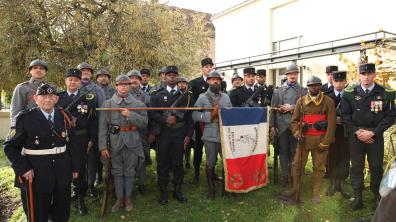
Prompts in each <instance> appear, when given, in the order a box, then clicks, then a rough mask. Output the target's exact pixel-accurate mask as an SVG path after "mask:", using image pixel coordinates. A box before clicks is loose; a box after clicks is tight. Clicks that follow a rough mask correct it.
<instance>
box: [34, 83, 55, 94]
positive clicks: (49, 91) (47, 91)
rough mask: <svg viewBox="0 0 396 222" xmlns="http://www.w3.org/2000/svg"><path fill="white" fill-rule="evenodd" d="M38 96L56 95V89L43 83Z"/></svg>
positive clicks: (38, 89)
mask: <svg viewBox="0 0 396 222" xmlns="http://www.w3.org/2000/svg"><path fill="white" fill-rule="evenodd" d="M36 95H38V96H43V95H56V88H55V86H52V85H50V84H48V83H43V84H41V85H40V86H39V87H38V88H37V90H36Z"/></svg>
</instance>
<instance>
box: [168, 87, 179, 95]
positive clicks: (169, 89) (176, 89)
mask: <svg viewBox="0 0 396 222" xmlns="http://www.w3.org/2000/svg"><path fill="white" fill-rule="evenodd" d="M172 89H174V90H175V93H176V92H177V91H178V90H179V89H178V88H177V86H175V87H173V88H172V87H170V86H168V85H167V86H166V90H168V92H169V93H170V92H171V90H172Z"/></svg>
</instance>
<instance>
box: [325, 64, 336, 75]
mask: <svg viewBox="0 0 396 222" xmlns="http://www.w3.org/2000/svg"><path fill="white" fill-rule="evenodd" d="M334 71H338V66H326V73H329V74H332V73H333V72H334Z"/></svg>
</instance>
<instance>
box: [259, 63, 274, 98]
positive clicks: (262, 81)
mask: <svg viewBox="0 0 396 222" xmlns="http://www.w3.org/2000/svg"><path fill="white" fill-rule="evenodd" d="M256 81H257V83H256V84H255V85H254V90H257V89H259V88H260V87H263V90H265V91H266V92H267V97H266V100H267V101H268V103H267V105H270V104H271V99H272V94H273V93H274V87H273V86H272V85H267V70H265V69H258V70H257V75H256Z"/></svg>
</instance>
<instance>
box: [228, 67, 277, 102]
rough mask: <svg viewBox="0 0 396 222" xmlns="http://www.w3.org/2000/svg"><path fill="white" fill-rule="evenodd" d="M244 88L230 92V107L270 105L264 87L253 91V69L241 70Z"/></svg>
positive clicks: (254, 74)
mask: <svg viewBox="0 0 396 222" xmlns="http://www.w3.org/2000/svg"><path fill="white" fill-rule="evenodd" d="M243 75H244V78H243V81H244V83H245V85H244V86H242V87H240V88H238V89H233V90H231V91H230V99H231V103H232V106H236V107H259V106H261V107H264V106H267V105H269V104H271V102H270V100H268V90H267V89H265V88H264V87H259V88H257V91H255V89H256V88H255V86H254V83H255V76H256V70H255V68H253V67H248V68H245V69H243Z"/></svg>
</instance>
